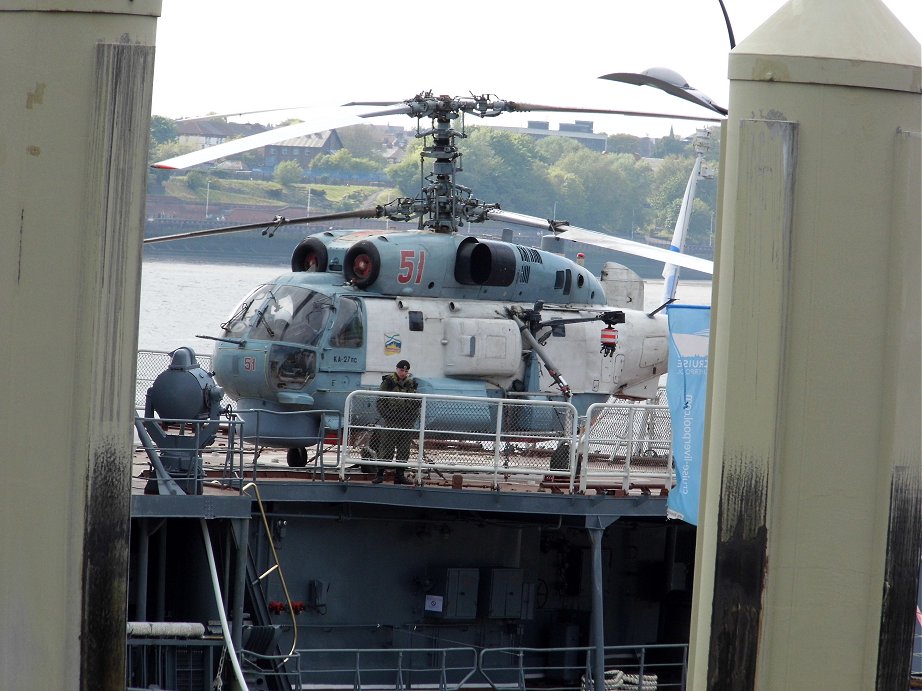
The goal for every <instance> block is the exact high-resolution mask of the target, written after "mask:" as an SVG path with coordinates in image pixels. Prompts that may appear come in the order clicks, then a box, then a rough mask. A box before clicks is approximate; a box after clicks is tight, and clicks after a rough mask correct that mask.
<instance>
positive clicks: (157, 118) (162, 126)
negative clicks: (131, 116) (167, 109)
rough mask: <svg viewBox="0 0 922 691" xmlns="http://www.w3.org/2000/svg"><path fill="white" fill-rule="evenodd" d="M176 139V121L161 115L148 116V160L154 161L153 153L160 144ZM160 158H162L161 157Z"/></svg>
mask: <svg viewBox="0 0 922 691" xmlns="http://www.w3.org/2000/svg"><path fill="white" fill-rule="evenodd" d="M175 139H176V123H175V122H174V121H173V120H170V118H167V117H164V116H162V115H152V116H151V118H150V138H149V140H148V145H147V153H148V156H147V158H148V161H150V162H154V161H155V160H156V159H155V158H154V154H155V152H156V150H157V148H158V147H159V146H160V145H161V144H166V143H167V142H170V141H173V140H175ZM161 160H162V159H161Z"/></svg>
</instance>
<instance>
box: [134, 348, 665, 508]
mask: <svg viewBox="0 0 922 691" xmlns="http://www.w3.org/2000/svg"><path fill="white" fill-rule="evenodd" d="M197 359H198V362H199V364H200V366H201V367H203V368H204V369H208V368H209V367H210V366H211V361H210V358H208V357H207V356H201V355H198V356H197ZM169 363H170V354H169V353H162V352H152V351H140V352H139V353H138V379H137V387H136V391H137V394H136V404H137V405H138V407H139V408H140V409H142V410H143V407H144V395H145V394H146V392H147V389H148V388H149V386H150V385H151V383H152V382H153V381H154V380H155V379H156V377H157V376H158V375H159V373H160V372H162V371H163V370H164V369H166V368H167V367H168V365H169ZM400 398H404V399H405V400H407V399H409V400H411V401H413V405H412V406H409V407H408V411H409V412H408V413H407V419H403V420H398V421H397V422H396V423H394V422H391V423H389V424H386V423H385V420H384V417H383V416H382V414H381V413H379V411H378V408H379V406H378V403H379V401H382V400H384V399H391V400H399V399H400ZM659 400H663V397H660V399H659ZM231 403H232V402H231V401H225V404H226V405H227V406H230V405H231ZM230 411H231V417H232V419H235V420H236V419H237V416H238V414H239V415H241V416H244V417H246V418H247V419H248V424H247V425H246V429H245V430H244V432H243V433H242V434H241V433H238V434H237V436H236V437H232V438H231V441H232V442H233V443H234V444H236V445H237V446H235V448H233V449H230V450H229V451H230V452H231V457H232V458H236V459H238V460H237V462H236V463H234V464H233V465H235V466H237V472H238V473H239V472H241V461H240V459H242V458H243V456H244V455H246V454H248V453H249V452H252V476H253V479H256V477H257V474H258V471H257V461H258V460H259V459H260V458H262V459H263V460H265V458H266V455H265V454H266V453H267V452H270V451H271V450H272V449H280V448H281V449H285V447H284V446H281V442H280V441H279V439H281V438H282V437H280V436H278V435H279V432H278V430H277V427H278V425H280V424H282V423H285V425H284V426H285V427H286V429H288V428H289V427H291V428H292V429H295V428H298V425H292V424H289V423H290V422H291V420H297V421H300V420H302V418H303V420H304V422H303V424H302V425H301V427H304V429H305V430H306V431H305V432H304V434H303V435H301V436H299V437H298V445H299V446H301V447H302V448H301V449H299V450H300V451H301V452H302V454H301V456H302V458H301V461H300V463H297V464H295V463H294V462H292V459H293V456H292V453H291V452H289V453H288V456H289V464H290V465H292V467H295V468H304V471H305V472H311V471H316V470H317V469H318V468H319V469H321V470H322V471H323V472H322V477H321V479H327V478H329V479H336V480H340V481H342V480H345V479H346V477H347V474H348V473H349V471H350V470H353V469H355V468H356V467H360V468H361V469H362V470H364V471H366V472H375V471H376V470H378V469H407V470H412V471H414V472H415V481H416V482H417V483H418V484H424V478H430V477H431V476H432V475H433V474H434V475H436V476H439V477H441V478H442V479H444V480H446V481H447V480H449V479H450V480H451V481H452V484H454V481H455V480H456V479H457V480H458V481H459V482H461V481H462V478H463V482H464V483H466V484H468V485H470V484H471V481H472V478H473V480H477V481H483V482H485V483H486V484H487V485H489V486H490V487H491V488H493V489H496V488H498V487H499V485H500V484H501V483H529V484H541V485H542V486H544V487H550V488H551V489H553V490H554V491H566V492H570V493H573V492H581V493H585V492H586V491H590V490H594V491H596V492H606V493H609V492H623V493H627V492H630V491H632V490H633V491H641V492H649V491H651V490H653V489H666V490H668V489H669V488H671V487H672V486H673V485H674V482H675V474H674V471H673V464H672V441H671V437H672V434H671V422H670V415H669V409H668V406H666V405H665V404H664V403H657V404H650V403H629V402H622V401H619V402H610V403H604V404H601V403H600V404H594V405H592V406H590V408H589V409H588V411H587V415H586V416H585V417H584V418H580V417H579V416H578V414H577V411H576V409H575V408H574V407H573V406H572V405H571V404H569V403H566V402H562V401H532V400H524V399H497V398H475V397H466V396H441V395H435V394H395V393H389V392H381V391H376V390H360V391H355V392H353V393H352V394H350V395H349V396H348V398H347V400H346V405H345V408H344V411H343V413H342V417H341V420H339V419H338V418H339V417H340V413H339V412H338V411H317V410H313V411H298V412H291V413H283V412H276V411H258V410H250V411H243V410H239V411H233V410H232V408H230ZM334 418H335V419H334ZM334 430H335V431H337V432H338V433H337V434H336V435H335V441H332V440H331V437H330V432H331V431H334ZM390 432H398V433H399V432H403V433H405V434H406V435H407V436H408V437H409V439H410V452H409V457H408V458H407V463H398V462H397V461H395V460H393V458H388V459H384V458H381V457H380V456H382V455H384V454H382V453H379V452H378V446H379V444H380V442H381V435H382V434H389V433H390ZM331 441H332V443H331ZM286 443H293V442H291V438H286ZM244 445H246V447H247V448H246V449H244V448H243V447H244ZM305 449H307V450H308V452H307V454H306V455H305V454H304V453H303V452H304V450H305ZM310 449H314V451H310ZM285 450H286V451H288V450H287V449H285ZM294 456H297V454H294ZM296 460H297V459H295V461H296ZM206 465H208V461H207V459H206ZM262 479H268V478H267V477H266V475H265V474H264V473H263V474H262ZM313 479H316V478H313Z"/></svg>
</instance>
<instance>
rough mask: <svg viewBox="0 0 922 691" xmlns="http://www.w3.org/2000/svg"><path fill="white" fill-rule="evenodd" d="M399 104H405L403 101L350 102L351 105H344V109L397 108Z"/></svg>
mask: <svg viewBox="0 0 922 691" xmlns="http://www.w3.org/2000/svg"><path fill="white" fill-rule="evenodd" d="M398 103H403V101H350V102H349V103H343V107H347V106H396V105H397V104H398Z"/></svg>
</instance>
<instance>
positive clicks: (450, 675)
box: [297, 644, 688, 691]
mask: <svg viewBox="0 0 922 691" xmlns="http://www.w3.org/2000/svg"><path fill="white" fill-rule="evenodd" d="M297 654H298V657H299V659H300V663H301V677H300V683H301V685H302V688H348V687H351V688H353V689H356V690H358V689H363V688H392V689H409V688H412V687H422V686H425V687H429V688H437V689H439V691H457V690H458V689H463V688H473V687H484V686H489V687H490V688H493V689H517V690H519V691H528V690H529V689H542V690H544V691H594V688H595V686H594V683H593V678H592V672H591V670H592V661H593V655H594V654H595V648H592V647H559V648H526V647H500V648H474V647H466V646H459V647H452V648H385V649H380V648H363V649H356V648H337V649H328V648H304V649H298V650H297ZM687 668H688V646H687V645H684V644H675V645H665V644H664V645H636V646H606V647H605V670H606V671H605V688H606V690H609V689H623V690H624V691H628V690H630V689H636V690H637V691H667V690H669V689H674V690H676V691H681V690H683V689H685V686H686V679H687Z"/></svg>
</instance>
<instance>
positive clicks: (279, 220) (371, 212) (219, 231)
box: [144, 206, 383, 245]
mask: <svg viewBox="0 0 922 691" xmlns="http://www.w3.org/2000/svg"><path fill="white" fill-rule="evenodd" d="M382 212H383V209H382V207H380V206H376V207H374V208H373V209H358V210H357V211H342V212H339V213H335V214H321V215H319V216H306V217H304V218H283V217H280V216H276V218H275V219H274V220H272V221H268V222H265V221H264V222H262V223H247V224H245V225H240V226H227V227H224V228H206V229H205V230H191V231H189V232H188V233H176V234H175V235H163V236H160V237H152V238H144V244H145V245H147V244H149V243H154V242H170V241H172V240H187V239H189V238H200V237H205V236H207V235H224V234H226V233H239V232H242V231H244V230H255V229H256V228H266V229H267V230H268V229H269V228H280V227H281V226H290V225H294V224H296V223H318V222H321V221H341V220H343V219H347V218H380V216H381V213H382Z"/></svg>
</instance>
